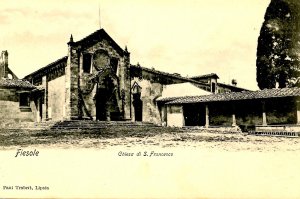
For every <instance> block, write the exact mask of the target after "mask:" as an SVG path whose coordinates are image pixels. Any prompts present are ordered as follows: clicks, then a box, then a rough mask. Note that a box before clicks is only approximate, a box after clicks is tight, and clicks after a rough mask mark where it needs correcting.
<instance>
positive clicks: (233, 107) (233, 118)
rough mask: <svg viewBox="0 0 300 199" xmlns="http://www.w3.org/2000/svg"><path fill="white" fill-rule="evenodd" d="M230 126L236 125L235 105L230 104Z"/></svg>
mask: <svg viewBox="0 0 300 199" xmlns="http://www.w3.org/2000/svg"><path fill="white" fill-rule="evenodd" d="M231 107H232V126H236V118H235V106H234V105H232V106H231Z"/></svg>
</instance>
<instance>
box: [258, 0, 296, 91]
mask: <svg viewBox="0 0 300 199" xmlns="http://www.w3.org/2000/svg"><path fill="white" fill-rule="evenodd" d="M299 60H300V1H299V0H271V3H270V4H269V6H268V8H267V10H266V14H265V21H264V23H263V25H262V27H261V30H260V36H259V38H258V45H257V59H256V80H257V83H258V87H259V88H260V89H264V88H275V86H276V82H278V84H279V87H280V88H284V87H293V86H300V77H299V76H300V66H299V63H300V62H299Z"/></svg>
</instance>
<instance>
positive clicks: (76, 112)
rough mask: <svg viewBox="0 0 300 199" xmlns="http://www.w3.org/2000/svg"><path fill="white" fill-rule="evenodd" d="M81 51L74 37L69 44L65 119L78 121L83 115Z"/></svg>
mask: <svg viewBox="0 0 300 199" xmlns="http://www.w3.org/2000/svg"><path fill="white" fill-rule="evenodd" d="M79 51H80V50H79V49H77V48H76V47H75V46H74V42H73V37H72V36H71V38H70V41H69V42H68V60H67V66H66V68H65V83H66V84H65V89H66V90H65V95H66V98H65V118H64V119H67V120H70V119H78V118H79V117H80V116H81V115H80V114H81V112H80V110H81V107H80V104H79V96H78V95H79V93H78V89H79V72H80V71H79V64H80V63H79V62H80V53H79Z"/></svg>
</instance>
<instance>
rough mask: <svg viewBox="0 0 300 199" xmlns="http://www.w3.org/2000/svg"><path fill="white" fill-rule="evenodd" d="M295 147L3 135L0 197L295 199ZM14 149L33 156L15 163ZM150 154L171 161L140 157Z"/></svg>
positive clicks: (136, 133) (151, 136)
mask: <svg viewBox="0 0 300 199" xmlns="http://www.w3.org/2000/svg"><path fill="white" fill-rule="evenodd" d="M299 141H300V140H299V138H285V137H263V136H252V135H247V134H243V133H235V134H230V133H226V134H225V133H221V132H217V131H215V132H208V131H206V130H187V129H179V128H158V127H134V128H132V127H130V128H127V127H116V126H114V127H108V128H102V129H100V130H99V129H94V130H86V131H82V130H81V131H79V130H66V131H63V130H58V131H53V130H46V131H41V130H37V131H33V130H31V131H28V130H3V129H2V130H1V133H0V144H1V150H0V159H1V164H0V179H1V180H0V197H27V198H32V197H48V198H49V197H51V198H57V197H59V198H61V197H67V198H74V197H76V198H87V197H88V198H196V197H197V198H299V197H300V190H299V188H298V187H299V184H300V173H299V172H298V171H299V168H300V161H299V160H300V145H299ZM19 148H21V149H24V150H34V149H36V150H38V151H39V156H38V157H17V158H16V157H15V155H16V152H17V149H19ZM152 151H154V152H155V153H172V156H152V157H150V156H143V154H144V152H147V153H148V154H150V153H151V152H152ZM120 152H123V153H133V154H134V155H133V156H120ZM139 152H141V154H142V155H141V156H137V154H138V153H139ZM4 185H12V186H15V185H22V186H36V185H38V186H47V187H49V190H48V191H16V190H14V191H8V190H3V189H2V187H3V186H4Z"/></svg>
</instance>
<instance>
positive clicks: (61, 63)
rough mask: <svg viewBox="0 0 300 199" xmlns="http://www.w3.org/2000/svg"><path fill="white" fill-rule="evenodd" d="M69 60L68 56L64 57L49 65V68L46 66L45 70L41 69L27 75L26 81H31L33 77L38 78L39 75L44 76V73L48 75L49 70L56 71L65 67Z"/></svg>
mask: <svg viewBox="0 0 300 199" xmlns="http://www.w3.org/2000/svg"><path fill="white" fill-rule="evenodd" d="M67 59H68V56H64V57H62V58H60V59H58V60H56V61H54V62H52V63H50V64H48V65H47V66H45V67H43V68H40V69H38V70H37V71H35V72H33V73H30V74H29V75H26V76H25V77H24V79H30V78H32V77H33V76H36V75H39V74H41V75H42V74H43V73H45V72H46V73H47V72H48V71H49V70H52V69H55V68H57V67H65V66H66V64H67Z"/></svg>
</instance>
